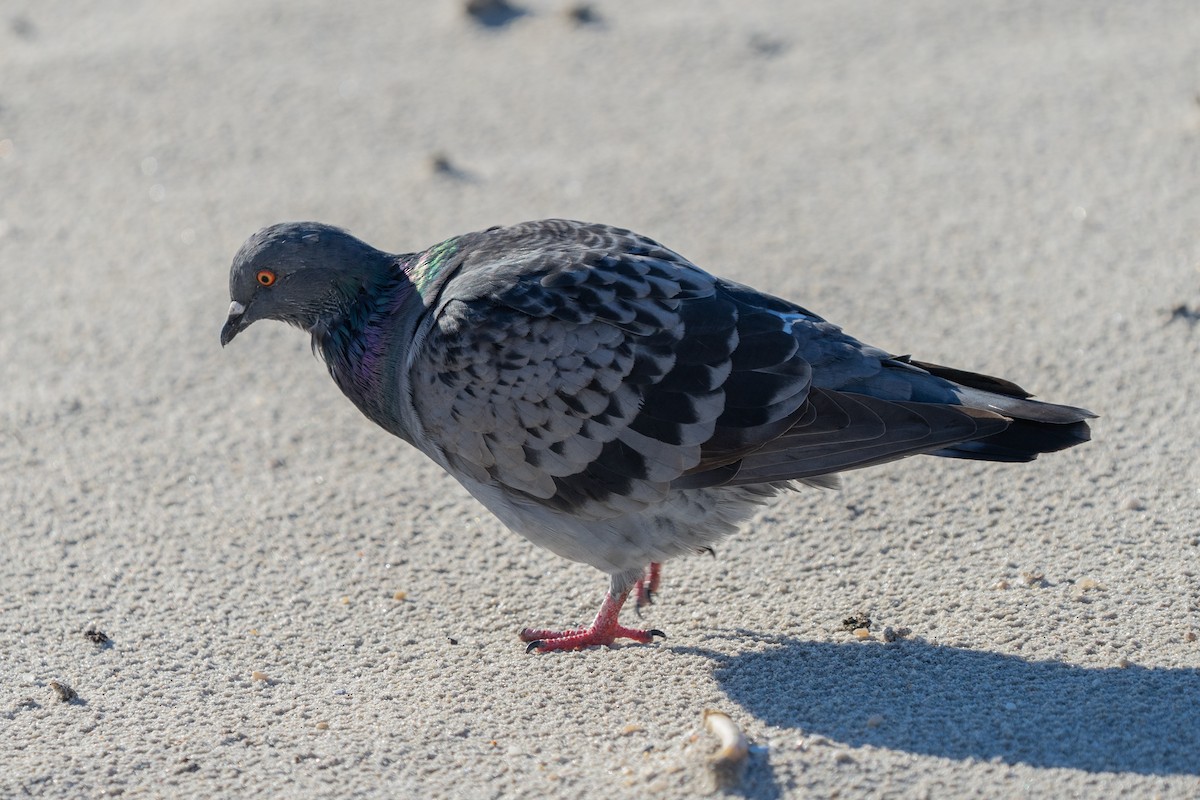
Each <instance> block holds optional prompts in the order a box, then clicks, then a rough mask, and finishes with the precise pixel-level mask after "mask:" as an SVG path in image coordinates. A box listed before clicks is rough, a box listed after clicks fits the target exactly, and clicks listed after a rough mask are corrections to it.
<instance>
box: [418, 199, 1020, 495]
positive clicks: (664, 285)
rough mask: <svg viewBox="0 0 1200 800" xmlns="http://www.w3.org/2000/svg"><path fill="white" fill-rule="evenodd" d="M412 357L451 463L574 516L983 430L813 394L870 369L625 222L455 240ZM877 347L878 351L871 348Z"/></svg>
mask: <svg viewBox="0 0 1200 800" xmlns="http://www.w3.org/2000/svg"><path fill="white" fill-rule="evenodd" d="M458 257H459V260H460V263H459V264H458V266H457V267H456V269H457V271H456V272H455V273H454V275H453V277H451V278H449V280H448V282H447V283H446V284H445V286H444V287H443V289H442V294H441V297H440V299H439V301H438V303H437V306H436V310H435V312H434V313H435V319H434V323H433V326H432V328H431V330H430V331H429V333H428V335H427V337H426V339H425V341H424V343H423V344H422V346H421V349H420V352H419V353H418V354H417V356H416V358H415V360H414V362H413V366H412V370H411V378H410V380H411V384H412V387H413V400H414V404H415V407H416V411H417V414H418V417H419V418H420V420H421V423H422V426H423V429H424V434H425V436H426V438H427V445H428V446H431V447H433V448H435V449H436V450H437V451H438V452H440V453H441V454H442V455H443V456H444V458H445V460H446V462H447V463H448V464H449V465H450V467H451V469H453V470H456V471H458V472H459V473H461V474H464V475H466V476H469V477H470V478H472V479H474V480H477V481H481V482H484V483H489V484H496V485H499V486H502V487H504V488H505V489H507V490H508V491H509V492H510V493H511V494H513V495H514V496H516V497H517V498H519V499H523V500H524V501H527V502H535V503H540V504H544V505H546V506H549V507H552V508H556V509H559V510H562V511H567V512H570V513H572V514H575V515H578V516H584V517H589V518H606V517H611V516H616V515H619V514H623V513H629V512H633V511H638V510H642V509H644V508H646V507H648V506H650V505H653V504H655V503H657V502H659V501H661V500H662V499H663V498H664V497H665V496H666V495H667V493H668V492H669V491H671V490H672V489H680V488H691V487H700V486H712V485H718V484H730V483H738V484H743V483H762V482H776V481H786V480H790V479H797V478H799V479H804V478H811V477H814V476H820V475H826V474H829V473H833V472H837V471H839V470H844V469H850V468H853V467H856V466H864V465H866V464H871V463H878V462H880V461H886V460H891V459H894V458H899V457H901V456H903V455H908V454H911V453H915V452H924V451H928V450H932V449H936V448H937V447H940V446H943V445H944V444H946V443H950V442H957V441H962V440H965V439H970V438H975V437H979V436H984V435H987V433H989V432H995V431H999V430H1002V429H1003V428H1004V427H1005V426H1006V425H1007V420H1005V419H1004V418H1003V417H1000V416H998V415H995V414H990V413H988V412H982V411H974V410H962V409H951V408H945V407H940V406H939V407H929V408H926V407H924V406H922V405H921V404H918V403H908V402H894V401H891V400H883V399H877V398H873V397H869V396H865V395H851V394H847V393H843V392H839V391H836V390H833V389H828V388H818V387H814V380H813V376H814V364H813V362H814V361H815V362H817V366H818V367H819V369H820V370H821V371H822V372H823V373H824V374H826V376H833V377H831V378H830V379H833V378H836V380H837V381H841V382H848V381H853V380H856V379H864V380H865V379H866V378H867V377H869V376H870V375H873V374H877V373H878V372H879V370H880V366H879V364H880V362H879V359H878V358H876V357H875V356H874V355H872V354H870V353H864V351H863V346H862V345H861V344H859V343H858V342H856V341H855V340H853V339H851V338H850V337H848V336H845V335H844V334H842V333H841V331H840V330H839V329H837V328H836V327H835V326H833V325H830V324H829V323H826V322H825V321H824V320H821V319H820V318H819V317H817V316H816V315H813V314H811V313H810V312H807V311H805V310H804V309H802V308H800V307H798V306H794V305H791V304H789V303H786V302H785V301H782V300H778V299H777V298H772V297H769V296H767V295H762V294H760V293H757V292H754V291H753V290H750V289H747V288H746V287H740V286H737V285H736V284H730V283H727V282H723V281H720V280H718V279H716V278H714V277H713V276H711V275H709V274H707V273H705V272H703V271H702V270H700V269H698V268H697V267H695V266H693V265H692V264H690V263H689V262H688V261H687V260H685V259H683V258H682V257H681V256H679V255H677V254H675V253H673V252H671V251H669V250H667V249H666V248H663V247H662V246H661V245H659V244H657V243H656V242H653V241H651V240H649V239H646V238H644V237H640V236H637V235H636V234H632V233H630V232H628V231H624V230H621V229H617V228H610V227H605V226H598V225H585V224H582V223H571V222H565V221H557V220H554V221H544V222H539V223H526V224H524V225H519V226H513V227H511V228H502V229H496V230H492V231H488V232H484V233H481V234H473V235H471V236H470V237H464V239H463V240H462V241H461V246H460V250H459V256H458ZM885 357H886V356H885Z"/></svg>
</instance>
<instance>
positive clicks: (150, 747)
mask: <svg viewBox="0 0 1200 800" xmlns="http://www.w3.org/2000/svg"><path fill="white" fill-rule="evenodd" d="M333 5H334V4H329V3H322V2H316V0H289V1H288V2H271V3H263V2H248V1H247V0H238V1H237V2H234V1H233V0H211V1H210V2H205V3H195V4H182V3H178V4H176V3H157V2H146V1H144V0H142V1H139V0H125V1H124V2H121V3H107V4H80V3H68V2H63V1H62V0H39V1H38V2H34V0H7V2H5V3H4V4H3V6H2V8H0V75H2V76H3V80H2V81H0V286H2V287H3V303H2V309H3V310H2V312H0V475H2V478H0V548H2V550H0V552H2V554H3V559H2V562H0V795H2V796H6V797H12V796H26V795H31V796H44V797H100V796H110V795H121V796H125V797H175V796H196V797H215V796H224V797H244V798H259V797H298V798H306V797H338V798H346V797H446V796H454V797H472V798H473V797H497V796H516V795H529V794H536V795H542V796H549V797H572V798H574V797H598V796H604V797H664V798H683V797H694V796H696V794H697V793H699V792H701V791H704V790H705V789H706V787H707V786H708V782H709V776H708V772H709V769H708V767H707V766H706V763H705V759H706V758H707V757H708V756H709V755H710V754H711V753H712V752H714V751H715V750H716V747H717V740H716V738H715V737H714V736H713V735H712V734H710V733H708V732H706V731H705V729H704V727H703V723H702V713H703V711H704V709H706V708H714V709H719V710H722V711H724V712H726V713H727V714H728V715H729V716H730V718H731V719H732V720H733V721H734V722H735V723H736V724H737V725H738V726H739V727H740V729H741V730H742V731H743V732H744V734H745V735H746V737H747V738H748V741H749V743H750V753H749V758H748V763H747V765H746V767H745V772H744V775H743V776H742V778H741V781H740V783H738V784H737V785H736V786H735V787H734V788H733V789H731V790H730V791H731V792H732V793H733V794H734V795H735V796H745V797H752V798H773V797H806V796H813V797H828V796H833V795H835V794H836V795H837V796H839V797H858V796H899V797H962V796H986V797H1025V796H1068V795H1070V796H1077V795H1082V796H1089V797H1113V796H1118V795H1125V796H1151V795H1156V796H1159V797H1193V796H1196V794H1197V793H1200V713H1198V704H1200V671H1198V669H1197V667H1198V665H1200V642H1197V641H1196V638H1197V633H1198V632H1200V618H1198V614H1200V588H1198V582H1197V573H1198V571H1200V560H1198V557H1200V547H1198V546H1200V511H1198V507H1200V489H1198V487H1200V468H1198V466H1197V455H1196V446H1197V442H1198V441H1200V413H1197V408H1198V406H1197V399H1196V398H1197V397H1198V396H1200V369H1198V364H1200V360H1198V356H1200V324H1198V323H1200V272H1198V271H1197V264H1198V263H1200V236H1198V231H1200V191H1198V190H1197V176H1198V175H1200V107H1198V105H1197V92H1198V91H1200V70H1198V68H1197V63H1198V62H1197V59H1196V55H1197V52H1198V51H1197V43H1198V42H1200V5H1197V4H1195V3H1194V2H1187V1H1186V0H1179V2H1143V3H1099V2H1097V3H1050V4H1046V3H1007V2H998V1H997V2H975V3H960V2H956V1H955V0H924V1H922V2H912V3H893V2H886V1H885V0H855V2H838V3H829V2H808V1H807V0H806V1H805V2H792V3H786V4H781V3H771V2H766V1H765V0H761V1H759V0H752V1H750V2H745V1H741V2H734V0H728V2H717V1H715V0H714V1H713V2H692V3H685V2H662V3H634V2H596V3H595V4H594V5H592V6H591V8H592V9H593V12H594V17H595V20H594V21H591V22H586V23H583V24H581V23H579V22H578V21H577V20H576V19H575V18H573V17H572V16H571V15H570V14H568V10H569V8H571V7H572V4H570V3H562V2H551V1H550V0H536V1H535V0H521V7H522V9H523V10H524V11H525V12H526V13H524V14H521V15H519V16H512V17H511V18H509V19H507V20H504V21H502V24H495V25H491V26H487V25H482V24H479V23H477V22H475V21H473V20H472V19H470V18H468V17H467V16H465V15H464V14H463V13H462V10H461V3H458V2H436V3H435V2H394V1H392V2H379V1H378V0H374V1H372V2H362V3H356V4H353V10H352V11H339V10H335V9H334V8H333ZM544 216H567V217H574V218H582V219H588V220H594V221H603V222H610V223H615V224H620V225H624V226H628V227H632V228H634V229H636V230H638V231H641V232H643V233H646V234H648V235H650V236H653V237H655V238H656V239H658V240H660V241H662V242H664V243H665V244H667V245H668V246H670V247H672V248H674V249H677V250H679V251H681V252H683V253H684V254H686V255H688V256H689V257H690V258H692V259H693V260H695V261H696V262H697V263H698V264H700V265H702V266H704V267H705V268H707V269H709V270H711V271H714V272H718V273H720V274H723V275H726V276H729V277H731V278H734V279H737V280H740V281H743V282H747V283H751V284H753V285H756V286H758V287H760V288H763V289H767V290H770V291H773V292H775V293H777V294H782V295H785V296H787V297H789V298H792V299H794V300H796V301H798V302H800V303H802V304H804V305H806V306H807V307H809V308H812V309H813V310H815V311H817V312H818V313H821V314H823V315H825V316H827V317H829V318H830V319H832V320H834V321H836V322H838V323H840V324H842V325H843V326H844V327H845V328H847V329H848V330H849V331H850V332H852V333H854V334H855V335H857V336H859V337H860V338H863V339H865V340H866V341H869V342H872V343H874V344H878V345H880V346H882V347H886V348H889V349H891V350H893V351H895V352H898V353H913V354H915V355H916V356H917V357H919V358H923V359H926V360H931V361H936V362H941V363H947V364H952V365H955V366H961V367H964V368H970V369H975V370H980V371H985V372H990V373H994V374H999V375H1003V376H1006V377H1009V378H1011V379H1013V380H1015V381H1017V382H1019V383H1021V384H1023V385H1025V386H1026V387H1028V388H1029V389H1030V390H1032V391H1034V392H1036V393H1037V394H1038V395H1039V396H1041V397H1044V398H1046V399H1049V400H1056V401H1060V402H1068V403H1072V404H1077V405H1083V406H1087V407H1089V408H1091V409H1093V410H1095V411H1096V412H1097V413H1099V414H1101V415H1102V418H1101V419H1100V420H1099V421H1098V423H1097V424H1096V425H1095V428H1094V439H1095V440H1094V441H1093V442H1092V443H1091V444H1090V445H1088V446H1086V447H1080V448H1076V449H1074V450H1072V451H1070V452H1066V453H1060V454H1056V455H1053V456H1048V457H1044V458H1043V459H1041V460H1039V461H1037V462H1036V463H1034V464H1030V465H1020V466H1004V465H993V464H978V463H967V462H948V461H945V460H938V459H930V458H917V459H910V460H907V461H904V462H901V463H897V464H891V465H888V466H886V467H882V468H877V469H873V470H868V471H862V472H855V473H852V474H849V475H847V476H845V481H844V483H845V486H844V488H843V489H842V490H841V491H839V492H829V491H819V490H806V491H803V492H800V493H797V494H795V495H792V496H788V497H786V498H782V499H781V500H780V501H779V502H776V503H775V504H773V505H772V506H770V507H769V508H767V509H764V510H763V511H762V513H760V514H759V515H758V516H757V517H756V518H755V519H754V520H753V522H752V523H751V524H750V525H748V526H747V528H746V530H744V531H743V532H742V534H741V535H739V536H737V537H735V538H733V539H730V540H728V541H727V542H725V543H724V544H723V545H722V546H720V547H718V548H717V557H716V558H708V557H702V556H701V557H696V558H691V559H683V560H678V561H675V562H670V563H668V564H667V565H666V567H665V570H664V574H665V581H664V585H663V591H662V593H661V597H660V601H659V603H658V604H656V605H655V606H654V607H653V608H651V609H649V610H648V612H647V613H646V617H645V622H646V623H647V624H650V625H652V626H653V627H656V628H661V629H662V630H664V631H666V632H667V633H668V635H669V637H670V638H669V639H668V640H667V641H666V642H663V643H659V644H656V645H653V646H639V645H625V646H621V647H617V648H613V649H607V648H601V649H595V650H589V651H585V652H578V653H571V654H556V655H545V656H531V655H526V653H525V650H524V647H523V645H522V644H521V643H520V642H519V641H518V640H517V637H516V632H517V631H518V630H519V629H520V628H521V627H523V626H525V625H530V624H532V625H538V626H548V625H566V624H572V623H578V622H583V621H586V620H588V619H589V618H590V617H591V615H592V614H593V613H594V610H595V607H596V606H597V604H598V603H599V600H600V598H601V596H602V594H603V591H604V586H605V579H604V578H603V576H601V575H600V574H599V573H596V572H595V571H594V570H591V569H589V568H587V567H584V566H580V565H576V564H570V563H567V562H565V561H562V560H560V559H558V558H556V557H554V556H553V555H550V554H549V553H547V552H544V551H541V550H538V549H537V548H535V547H533V546H532V545H530V544H528V543H527V542H525V541H524V540H523V539H521V538H519V537H518V536H516V535H514V534H512V533H509V532H508V531H506V530H504V529H503V528H502V526H501V525H500V524H499V523H498V522H497V521H496V520H495V519H493V518H492V517H491V516H490V515H489V514H487V513H486V512H485V511H484V510H483V509H482V508H481V507H480V506H478V505H477V504H476V503H475V502H474V501H473V500H472V499H471V498H470V497H469V496H468V495H467V494H466V493H465V492H464V491H463V490H462V489H461V488H459V487H458V486H457V484H455V483H454V482H453V481H452V480H451V479H450V478H448V477H447V476H445V475H444V474H442V473H441V472H440V470H439V469H437V468H436V467H435V466H434V465H432V464H431V463H429V462H428V461H427V460H425V459H424V458H423V457H422V456H420V455H419V454H418V453H417V452H416V451H414V450H412V449H410V448H408V447H407V446H406V445H404V444H403V443H402V442H400V441H399V440H396V439H393V438H391V437H389V436H387V435H386V434H384V433H383V432H382V431H379V430H377V429H375V428H374V427H373V426H372V425H371V424H370V423H369V422H367V421H366V420H365V419H363V418H362V417H361V416H360V415H359V414H358V412H357V411H355V409H354V408H353V407H352V406H351V405H350V404H349V403H348V402H346V401H345V400H344V398H342V397H341V396H340V394H339V393H338V391H337V389H336V388H335V387H334V385H333V384H332V382H331V381H330V380H329V378H328V376H327V375H326V374H325V372H324V369H323V367H322V366H321V364H320V363H319V362H318V361H316V360H315V359H314V358H312V356H311V355H310V353H309V344H308V342H307V340H306V337H305V336H303V335H302V334H300V333H298V332H297V331H295V330H291V329H287V328H285V327H284V326H281V325H271V324H262V325H256V326H255V327H254V328H252V329H251V330H249V331H247V332H246V333H245V334H243V335H242V336H240V337H239V338H238V340H237V341H236V342H234V343H233V345H231V346H230V347H228V348H226V349H225V350H224V351H222V350H221V348H220V346H219V344H218V339H217V334H218V331H219V329H220V326H221V323H222V322H223V321H224V317H225V313H226V308H227V306H228V301H229V300H228V293H227V275H228V266H229V261H230V259H231V257H232V255H233V253H234V251H235V250H236V249H237V247H238V245H239V244H240V243H241V241H242V240H243V239H244V238H245V237H246V236H247V235H248V234H250V233H251V232H253V231H254V230H256V229H257V228H259V227H261V226H263V225H266V224H269V223H272V222H276V221H279V220H286V219H303V218H309V219H318V220H322V221H325V222H330V223H334V224H338V225H342V226H345V227H347V228H349V229H350V230H351V231H353V232H354V233H356V234H357V235H359V236H361V237H363V238H365V239H366V240H368V241H370V242H372V243H373V244H375V245H377V246H379V247H382V248H385V249H389V250H393V251H408V250H415V249H418V248H422V247H425V246H427V245H429V244H432V243H433V242H436V241H439V240H441V239H443V238H445V237H447V236H450V235H453V234H456V233H462V232H466V231H469V230H474V229H478V228H481V227H486V226H488V225H493V224H497V223H510V222H516V221H520V220H523V219H530V218H538V217H544ZM857 614H863V615H866V616H867V617H869V619H870V627H869V630H868V632H867V633H868V635H867V636H866V637H865V638H860V637H859V636H856V635H855V634H854V633H852V632H850V631H848V630H846V629H845V628H844V626H843V620H845V619H846V618H848V617H852V616H854V615H857ZM887 628H891V629H892V633H893V635H892V636H885V629H887ZM89 630H92V631H97V632H102V633H103V634H104V635H105V637H106V638H107V641H99V642H97V641H93V639H100V638H101V637H100V636H99V635H98V634H93V636H92V637H91V638H88V637H87V636H85V631H89ZM888 638H892V639H894V641H887V639H888ZM56 686H57V687H58V688H57V689H56V688H55V687H56ZM68 687H69V689H70V690H73V691H74V693H75V694H76V696H75V697H74V698H73V699H71V700H69V701H63V700H62V699H60V698H61V697H62V696H65V695H67V694H69V693H68V692H67V689H68Z"/></svg>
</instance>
